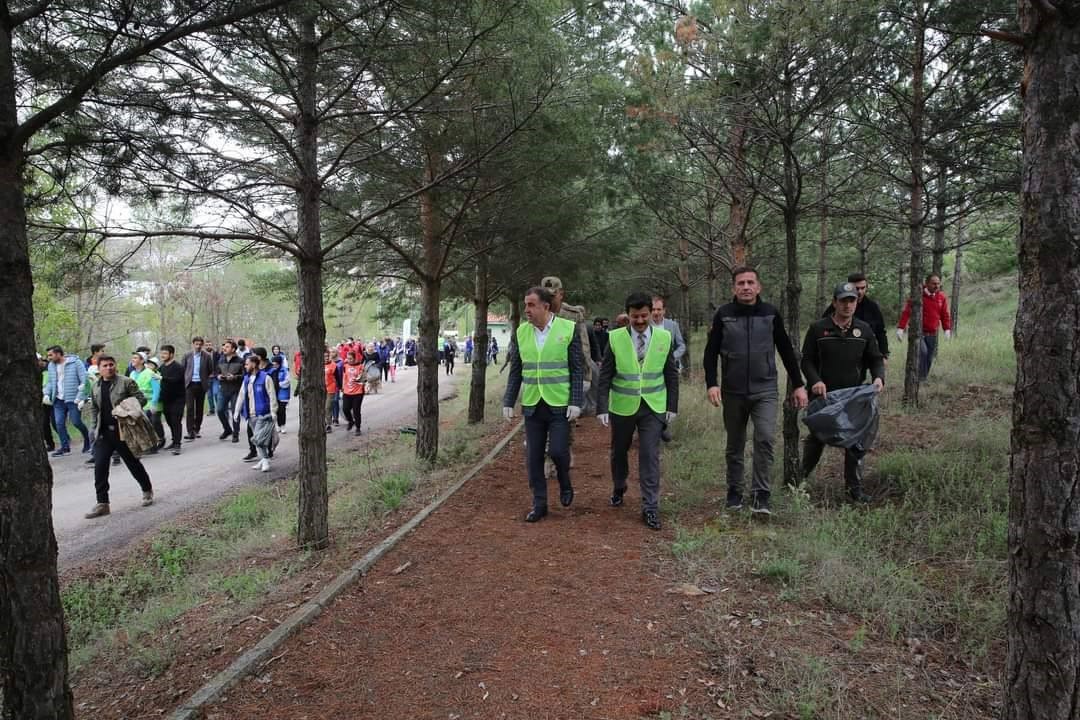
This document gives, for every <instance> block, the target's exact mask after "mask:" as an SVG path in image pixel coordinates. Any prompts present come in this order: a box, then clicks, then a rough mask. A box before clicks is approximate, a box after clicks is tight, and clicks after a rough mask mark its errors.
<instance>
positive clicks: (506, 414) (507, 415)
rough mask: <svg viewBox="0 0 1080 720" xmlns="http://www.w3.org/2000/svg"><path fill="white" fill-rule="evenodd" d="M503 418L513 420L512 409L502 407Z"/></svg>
mask: <svg viewBox="0 0 1080 720" xmlns="http://www.w3.org/2000/svg"><path fill="white" fill-rule="evenodd" d="M503 418H505V419H506V420H512V419H513V418H514V408H512V407H503Z"/></svg>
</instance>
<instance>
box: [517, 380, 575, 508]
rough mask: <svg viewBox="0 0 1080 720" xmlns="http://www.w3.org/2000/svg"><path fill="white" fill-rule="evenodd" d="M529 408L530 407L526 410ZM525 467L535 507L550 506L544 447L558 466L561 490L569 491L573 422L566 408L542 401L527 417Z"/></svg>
mask: <svg viewBox="0 0 1080 720" xmlns="http://www.w3.org/2000/svg"><path fill="white" fill-rule="evenodd" d="M526 409H527V408H526ZM525 443H526V445H527V447H526V449H525V458H526V461H525V462H526V467H527V468H528V471H529V487H530V488H531V489H532V496H533V507H534V508H546V507H547V478H546V477H544V448H545V447H546V448H547V454H548V455H549V456H550V457H551V461H552V462H553V463H554V464H555V472H556V474H557V475H558V478H559V489H560V490H568V489H569V488H570V421H568V420H567V419H566V408H565V407H555V408H553V407H550V406H549V405H548V404H547V403H546V402H544V401H543V400H541V401H540V402H538V403H537V404H536V405H535V406H534V407H533V408H532V412H531V413H530V414H527V415H526V416H525Z"/></svg>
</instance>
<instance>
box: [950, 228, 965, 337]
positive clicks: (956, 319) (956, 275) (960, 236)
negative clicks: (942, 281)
mask: <svg viewBox="0 0 1080 720" xmlns="http://www.w3.org/2000/svg"><path fill="white" fill-rule="evenodd" d="M963 283H964V222H963V220H961V221H960V222H959V223H957V226H956V261H955V262H954V263H953V276H952V297H951V298H950V299H949V312H951V313H952V334H953V336H954V337H955V336H956V334H957V333H958V332H959V331H960V292H961V290H963V287H964V284H963Z"/></svg>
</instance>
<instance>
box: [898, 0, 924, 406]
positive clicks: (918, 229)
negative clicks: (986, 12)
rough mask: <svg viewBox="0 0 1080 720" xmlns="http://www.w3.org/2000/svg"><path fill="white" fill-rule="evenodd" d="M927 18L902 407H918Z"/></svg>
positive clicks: (918, 64)
mask: <svg viewBox="0 0 1080 720" xmlns="http://www.w3.org/2000/svg"><path fill="white" fill-rule="evenodd" d="M925 22H926V18H925V17H924V16H923V15H922V14H921V13H916V17H915V48H914V57H913V58H912V68H913V69H914V74H913V77H912V83H911V119H910V122H911V183H910V193H911V195H910V201H909V212H908V224H909V228H908V233H909V234H908V247H909V251H910V253H911V260H910V265H909V268H908V272H909V273H910V274H909V276H908V291H909V293H910V295H909V296H908V297H910V298H911V319H910V320H909V321H908V347H907V359H906V364H905V365H904V396H903V402H904V404H905V405H911V406H916V405H918V404H919V346H920V345H921V344H922V307H923V302H922V282H921V280H922V275H923V268H922V263H923V246H922V245H923V239H922V231H923V224H924V223H925V222H926V218H925V217H924V213H923V157H924V155H925V152H926V149H925V147H924V144H923V119H924V111H925V109H926V107H925V105H926V98H925V90H924V83H925V74H926V24H925Z"/></svg>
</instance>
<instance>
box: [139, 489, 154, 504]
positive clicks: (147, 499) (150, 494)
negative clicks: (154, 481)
mask: <svg viewBox="0 0 1080 720" xmlns="http://www.w3.org/2000/svg"><path fill="white" fill-rule="evenodd" d="M153 504H154V491H153V490H146V491H144V492H143V494H142V506H143V507H150V506H151V505H153Z"/></svg>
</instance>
